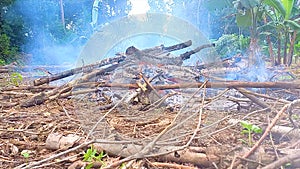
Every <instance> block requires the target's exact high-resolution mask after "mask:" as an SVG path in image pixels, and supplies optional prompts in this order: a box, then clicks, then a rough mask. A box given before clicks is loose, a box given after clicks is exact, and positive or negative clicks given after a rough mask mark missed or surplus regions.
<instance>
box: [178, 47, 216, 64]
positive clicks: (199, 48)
mask: <svg viewBox="0 0 300 169" xmlns="http://www.w3.org/2000/svg"><path fill="white" fill-rule="evenodd" d="M214 46H215V44H213V43H212V44H204V45H201V46H199V47H197V48H196V49H193V50H191V51H188V52H185V53H183V54H181V55H180V57H181V59H182V60H187V59H189V58H190V57H191V55H193V54H195V53H197V52H200V50H202V49H205V48H210V47H214Z"/></svg>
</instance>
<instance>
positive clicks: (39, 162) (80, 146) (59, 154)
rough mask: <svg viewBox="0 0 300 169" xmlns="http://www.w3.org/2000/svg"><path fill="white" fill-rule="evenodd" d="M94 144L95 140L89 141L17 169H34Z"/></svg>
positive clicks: (16, 168)
mask: <svg viewBox="0 0 300 169" xmlns="http://www.w3.org/2000/svg"><path fill="white" fill-rule="evenodd" d="M94 142H95V141H94V140H92V141H88V142H84V143H82V144H80V145H78V146H76V147H73V148H71V149H68V150H66V151H63V152H61V153H58V154H55V155H53V156H50V157H48V158H45V159H43V160H40V161H37V162H32V163H30V164H28V165H27V166H25V167H20V166H17V167H15V169H19V168H21V169H30V168H33V167H35V166H38V165H40V164H43V163H45V162H47V161H50V160H53V159H56V158H59V157H60V156H63V155H65V154H68V153H70V152H73V151H75V150H78V149H80V148H83V147H86V146H88V145H90V144H92V143H94ZM21 166H23V164H22V165H21Z"/></svg>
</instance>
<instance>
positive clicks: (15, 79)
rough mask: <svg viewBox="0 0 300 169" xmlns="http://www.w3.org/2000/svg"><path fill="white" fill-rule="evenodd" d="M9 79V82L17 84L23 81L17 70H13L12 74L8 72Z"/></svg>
mask: <svg viewBox="0 0 300 169" xmlns="http://www.w3.org/2000/svg"><path fill="white" fill-rule="evenodd" d="M9 81H10V84H12V85H15V86H19V85H20V83H21V82H22V81H23V76H22V75H21V74H20V73H18V72H13V73H12V74H10V79H9Z"/></svg>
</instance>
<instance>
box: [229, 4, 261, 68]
mask: <svg viewBox="0 0 300 169" xmlns="http://www.w3.org/2000/svg"><path fill="white" fill-rule="evenodd" d="M233 5H234V7H235V8H236V9H237V11H238V13H237V14H236V23H237V25H238V26H239V27H249V28H250V35H251V38H250V46H249V66H252V65H257V64H258V63H260V62H261V59H262V58H260V57H259V56H260V55H259V51H260V47H259V45H258V31H257V28H258V22H259V21H260V20H262V14H263V6H262V0H235V1H233Z"/></svg>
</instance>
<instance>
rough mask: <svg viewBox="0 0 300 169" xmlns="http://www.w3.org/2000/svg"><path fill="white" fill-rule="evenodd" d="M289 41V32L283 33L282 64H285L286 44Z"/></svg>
mask: <svg viewBox="0 0 300 169" xmlns="http://www.w3.org/2000/svg"><path fill="white" fill-rule="evenodd" d="M288 42H289V33H288V32H286V33H285V41H284V52H283V64H285V65H286V64H287V48H288V47H287V44H288Z"/></svg>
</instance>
